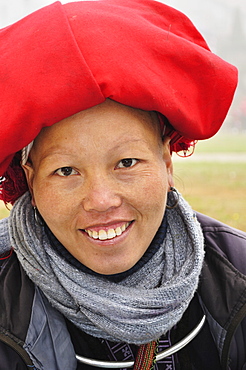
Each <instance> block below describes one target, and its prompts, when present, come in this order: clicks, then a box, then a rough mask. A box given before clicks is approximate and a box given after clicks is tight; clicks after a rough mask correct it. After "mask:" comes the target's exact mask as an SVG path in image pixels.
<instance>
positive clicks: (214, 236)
mask: <svg viewBox="0 0 246 370" xmlns="http://www.w3.org/2000/svg"><path fill="white" fill-rule="evenodd" d="M197 219H198V221H199V222H200V225H201V227H202V230H203V235H204V238H205V247H206V249H207V250H210V251H211V252H217V253H218V254H219V255H221V256H222V257H224V258H225V259H226V260H228V261H229V262H230V263H231V264H232V265H233V266H235V268H236V269H237V270H238V271H240V272H241V273H242V274H244V275H246V233H245V232H243V231H240V230H237V229H234V228H233V227H230V226H228V225H225V224H223V223H222V222H219V221H217V220H215V219H213V218H211V217H208V216H205V215H203V214H201V213H197Z"/></svg>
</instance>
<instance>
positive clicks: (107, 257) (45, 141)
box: [24, 100, 172, 274]
mask: <svg viewBox="0 0 246 370" xmlns="http://www.w3.org/2000/svg"><path fill="white" fill-rule="evenodd" d="M31 162H32V164H30V165H26V166H24V167H25V168H24V169H25V172H26V176H27V180H28V183H29V187H30V191H31V193H32V197H33V200H32V203H33V205H36V206H37V208H38V210H39V212H40V214H41V215H42V217H43V219H44V220H45V222H46V223H47V225H48V227H49V228H50V229H51V231H52V232H53V233H54V235H55V236H56V237H57V239H58V240H59V241H60V242H61V243H62V244H63V245H64V247H65V248H66V249H67V250H68V251H69V252H70V253H71V254H72V255H73V256H74V257H75V258H76V259H77V260H79V261H80V262H81V263H83V264H84V265H86V266H87V267H89V268H90V269H92V270H94V271H96V272H98V273H101V274H115V273H119V272H123V271H126V270H128V269H129V268H131V267H132V266H134V265H135V264H136V262H137V261H138V260H139V259H140V258H141V257H142V255H143V254H144V252H145V251H146V249H147V248H148V246H149V244H150V242H151V240H152V239H153V237H154V235H155V233H156V232H157V230H158V228H159V226H160V224H161V221H162V218H163V215H164V211H165V203H166V195H167V191H168V189H169V186H170V185H172V165H171V158H170V154H169V148H168V142H167V141H165V142H164V143H162V141H161V139H160V132H159V126H158V122H157V117H156V115H155V114H153V113H152V114H151V113H148V112H144V111H141V110H137V109H133V108H130V107H127V106H124V105H121V104H118V103H115V102H113V101H111V100H106V101H105V102H104V103H102V104H100V105H98V106H95V107H93V108H90V109H88V110H85V111H82V112H80V113H78V114H76V115H74V116H72V117H69V118H67V119H65V120H63V121H61V122H59V123H57V124H55V125H53V126H51V127H49V128H45V129H43V130H42V131H41V133H40V134H39V136H38V137H37V139H36V140H35V143H34V146H33V149H32V151H31Z"/></svg>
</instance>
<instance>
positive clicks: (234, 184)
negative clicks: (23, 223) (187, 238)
mask: <svg viewBox="0 0 246 370" xmlns="http://www.w3.org/2000/svg"><path fill="white" fill-rule="evenodd" d="M206 153H209V154H210V155H211V153H214V160H213V161H208V162H206V161H204V160H202V161H200V162H197V161H192V159H191V160H189V158H183V159H180V160H179V161H176V160H174V174H175V176H174V177H175V186H176V187H177V189H178V190H179V191H180V192H181V193H182V194H183V196H184V197H185V198H186V199H187V201H188V202H189V203H190V204H191V206H192V207H193V208H194V209H195V210H197V211H199V212H202V213H205V214H207V215H209V216H211V217H214V218H217V219H218V220H221V221H222V222H225V223H227V224H229V225H231V226H233V227H236V228H239V229H241V230H244V231H246V161H242V158H243V157H244V156H246V134H240V135H236V134H230V135H229V134H221V135H217V136H215V137H214V138H213V139H210V140H207V141H204V142H199V143H198V144H197V147H196V150H195V153H194V154H193V157H194V159H195V157H196V154H197V157H198V156H199V155H200V154H202V155H203V156H204V155H205V154H206ZM216 153H224V154H226V155H229V154H228V153H232V154H234V155H235V154H236V158H238V161H237V160H235V161H234V162H232V161H226V162H224V163H220V162H216ZM175 156H176V155H175ZM239 160H240V161H239ZM7 215H8V211H7V210H6V209H5V208H4V206H0V218H2V217H6V216H7Z"/></svg>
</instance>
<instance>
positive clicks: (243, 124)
mask: <svg viewBox="0 0 246 370" xmlns="http://www.w3.org/2000/svg"><path fill="white" fill-rule="evenodd" d="M52 2H53V1H49V0H0V28H3V27H6V26H8V25H9V24H11V23H13V22H16V21H18V20H19V19H20V18H22V17H24V16H26V15H27V14H29V13H30V12H33V11H35V10H37V9H38V8H40V7H43V6H45V5H48V4H50V3H52ZM62 2H63V3H65V2H68V1H62ZM162 2H163V3H165V4H167V5H170V6H172V7H174V8H176V9H179V10H180V11H182V12H183V13H185V14H186V15H187V16H188V17H189V18H190V19H191V20H192V21H193V23H194V24H195V25H196V27H197V28H198V30H199V31H200V32H201V33H202V35H203V36H204V38H205V39H206V41H207V43H208V45H209V46H210V48H211V50H212V52H214V53H216V54H218V55H219V56H220V57H222V58H223V59H225V60H227V61H228V62H230V63H232V64H234V65H235V66H237V68H238V70H239V85H238V89H237V92H236V95H235V98H234V102H233V104H232V107H231V109H230V111H229V114H228V116H227V118H226V121H225V123H224V125H223V128H222V129H221V130H220V132H219V133H218V134H217V135H215V137H214V138H212V139H209V140H206V141H204V142H199V143H198V144H197V146H196V149H195V153H194V155H192V156H191V157H189V158H180V157H178V156H177V155H175V156H174V172H175V184H176V187H177V188H178V189H179V190H180V191H181V192H182V193H183V195H184V196H185V197H186V199H187V200H188V201H189V202H190V204H191V205H192V207H193V208H194V209H196V210H198V211H200V212H203V213H206V214H207V215H210V216H211V217H214V218H217V219H219V220H221V221H223V222H225V223H227V224H230V225H231V226H234V227H236V228H240V229H242V230H244V231H246V195H245V190H246V21H245V20H246V1H245V0H203V1H197V0H185V1H184V0H166V1H162ZM204 109H206V107H204ZM7 215H8V211H7V210H6V209H5V207H3V205H0V218H1V217H6V216H7Z"/></svg>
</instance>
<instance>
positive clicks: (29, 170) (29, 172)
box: [22, 162, 36, 207]
mask: <svg viewBox="0 0 246 370" xmlns="http://www.w3.org/2000/svg"><path fill="white" fill-rule="evenodd" d="M22 168H23V170H24V172H25V175H26V181H27V185H28V188H29V191H30V193H31V196H32V206H33V207H35V206H36V203H35V199H34V194H33V180H34V168H33V167H32V165H31V163H29V162H28V163H27V164H25V165H22Z"/></svg>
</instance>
